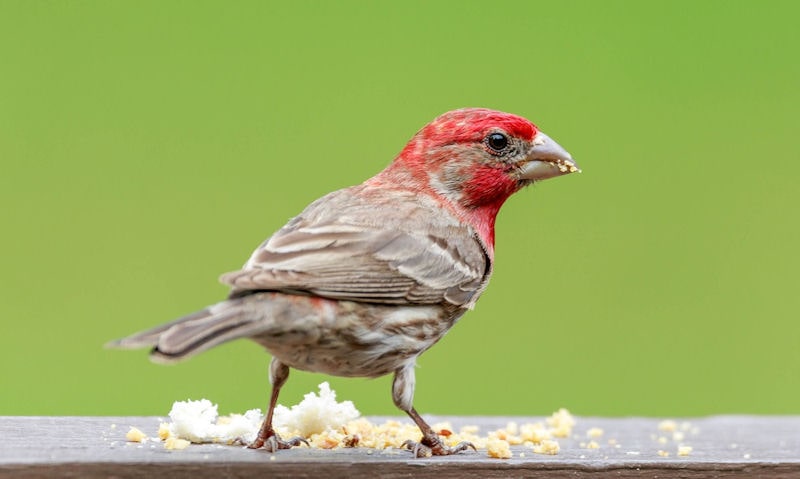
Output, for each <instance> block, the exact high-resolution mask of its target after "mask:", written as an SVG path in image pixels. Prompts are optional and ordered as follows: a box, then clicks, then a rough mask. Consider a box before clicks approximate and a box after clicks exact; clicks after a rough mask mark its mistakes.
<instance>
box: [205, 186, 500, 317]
mask: <svg viewBox="0 0 800 479" xmlns="http://www.w3.org/2000/svg"><path fill="white" fill-rule="evenodd" d="M367 188H368V187H366V186H365V185H359V186H356V187H352V188H348V189H345V190H339V191H336V192H334V193H331V194H329V195H327V196H326V197H323V198H321V199H320V200H318V201H316V202H314V203H312V204H311V205H309V207H308V208H306V210H305V211H303V212H302V213H301V214H300V215H298V216H297V217H296V218H294V219H293V220H291V221H290V222H289V223H288V224H287V225H286V226H284V227H283V228H282V229H281V230H279V231H278V232H277V233H275V234H274V235H273V236H272V237H271V238H269V239H268V240H267V241H265V242H264V243H263V244H262V245H261V246H259V248H258V249H257V250H256V251H255V252H254V253H253V255H252V256H251V258H250V260H249V261H248V262H247V263H246V264H245V266H244V267H243V268H242V269H241V270H239V271H235V272H231V273H227V274H225V275H223V276H222V278H221V281H222V282H223V283H226V284H228V285H230V286H232V287H233V291H232V293H231V296H232V297H235V296H238V295H241V294H242V293H244V292H246V291H252V290H269V291H288V292H308V293H311V294H314V295H318V296H322V297H326V298H331V299H344V300H351V301H363V302H373V303H384V304H437V303H441V302H447V303H449V304H452V305H457V306H466V307H469V306H471V305H472V304H474V302H475V301H476V300H477V296H478V295H479V294H480V292H481V291H482V290H483V288H484V287H485V284H486V282H487V281H488V279H489V274H490V273H491V271H490V268H489V264H490V263H489V260H488V258H487V255H486V252H485V248H484V247H483V245H482V244H481V242H480V240H479V239H478V238H477V236H476V235H475V232H474V231H473V230H472V229H471V228H470V227H469V226H466V225H465V224H464V223H463V222H460V221H459V220H458V219H457V218H456V217H455V216H454V215H449V214H443V211H442V208H441V206H440V205H438V204H436V203H435V201H434V200H433V199H432V198H428V197H426V196H424V195H417V196H415V197H414V200H413V201H402V200H401V199H399V198H396V197H395V198H393V199H392V201H387V200H383V201H381V200H380V199H379V198H374V197H371V195H370V194H369V193H370V192H369V191H365V189H367ZM356 190H358V191H357V192H358V194H357V195H355V194H354V192H356ZM406 194H409V195H410V194H413V193H406Z"/></svg>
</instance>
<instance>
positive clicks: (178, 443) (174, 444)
mask: <svg viewBox="0 0 800 479" xmlns="http://www.w3.org/2000/svg"><path fill="white" fill-rule="evenodd" d="M189 444H191V442H189V441H187V440H186V439H179V438H177V437H168V438H167V439H166V441H164V449H167V450H169V451H180V450H181V449H186V448H187V447H189Z"/></svg>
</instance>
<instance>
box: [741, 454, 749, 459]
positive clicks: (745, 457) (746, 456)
mask: <svg viewBox="0 0 800 479" xmlns="http://www.w3.org/2000/svg"><path fill="white" fill-rule="evenodd" d="M742 457H743V458H744V459H750V454H745V455H743V456H742Z"/></svg>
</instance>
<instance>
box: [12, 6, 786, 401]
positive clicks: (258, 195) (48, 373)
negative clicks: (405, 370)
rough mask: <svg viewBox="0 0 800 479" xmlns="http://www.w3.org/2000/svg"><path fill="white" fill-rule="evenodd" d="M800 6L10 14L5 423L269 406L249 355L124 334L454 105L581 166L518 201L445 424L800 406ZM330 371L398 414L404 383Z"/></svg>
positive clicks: (442, 362) (467, 329) (308, 383)
mask: <svg viewBox="0 0 800 479" xmlns="http://www.w3.org/2000/svg"><path fill="white" fill-rule="evenodd" d="M798 15H800V3H798V2H792V1H787V2H777V1H774V2H755V3H754V2H744V1H742V2H731V1H716V2H711V1H708V2H695V1H688V2H677V1H676V2H633V1H624V2H620V1H603V2H595V1H570V2H556V1H546V2H543V1H537V2H533V1H525V2H519V3H514V2H490V3H487V2H481V1H478V2H438V3H432V2H425V1H420V2H408V1H405V2H352V1H350V2H262V1H254V2H222V1H220V2H202V1H185V2H182V1H168V2H161V1H137V2H121V1H114V2H106V1H10V0H3V1H2V2H0V59H2V73H1V74H0V159H1V161H2V171H1V172H0V199H1V200H2V210H1V213H0V214H1V215H2V230H3V234H2V236H0V251H2V255H1V256H0V268H2V275H0V282H1V283H0V291H2V301H0V317H2V321H3V334H2V339H0V371H2V374H1V375H0V381H2V383H1V387H2V394H1V395H0V414H14V415H21V414H37V415H38V414H59V415H60V414H92V415H99V414H157V415H164V414H166V413H167V411H168V410H169V408H170V406H171V404H172V401H174V400H179V399H186V398H195V399H199V398H201V397H207V398H209V399H211V400H213V401H215V402H218V403H220V409H221V411H222V412H232V411H233V412H235V411H240V412H241V411H244V410H245V409H248V408H252V407H263V406H264V405H265V404H266V400H267V394H268V385H267V364H268V359H269V358H268V356H266V355H265V354H264V353H262V352H261V351H260V349H259V348H258V347H257V346H255V345H254V344H251V343H249V342H246V341H239V342H235V343H231V344H228V345H225V346H223V347H220V348H218V349H216V350H213V351H211V352H208V353H206V354H204V355H201V356H200V357H197V358H196V359H193V360H191V361H189V362H186V363H183V364H180V365H177V366H174V367H164V366H157V365H153V364H151V363H149V362H148V361H147V359H146V353H145V352H144V351H140V352H120V351H109V350H104V349H102V345H103V343H105V342H106V341H107V340H109V339H112V338H116V337H119V336H122V335H125V334H128V333H132V332H134V331H137V330H139V329H143V328H146V327H149V326H152V325H155V324H157V323H160V322H164V321H167V320H170V319H173V318H174V317H177V316H179V315H182V314H185V313H189V312H192V311H194V310H196V309H199V308H201V307H203V306H205V305H206V304H209V303H212V302H215V301H217V300H219V299H221V298H223V297H224V295H225V294H226V289H225V288H224V287H222V286H221V285H219V284H218V283H217V281H216V278H217V276H218V275H219V274H220V273H222V272H225V271H230V270H233V269H236V268H238V267H239V266H240V265H241V264H242V263H243V262H244V261H245V259H246V258H247V257H248V256H249V254H250V252H251V250H252V249H253V248H254V247H255V246H256V245H257V244H258V243H260V242H261V241H262V239H264V238H265V237H267V236H268V235H269V234H271V233H272V232H273V231H274V230H276V229H277V228H279V227H280V226H282V225H283V223H284V222H285V221H286V220H287V219H288V218H289V217H291V216H293V215H294V214H296V213H298V212H299V211H300V210H301V209H302V208H303V207H304V206H305V205H306V204H308V203H309V202H310V201H312V200H314V199H315V198H317V197H319V196H321V195H322V194H324V193H326V192H328V191H331V190H333V189H337V188H340V187H344V186H348V185H350V184H354V183H358V182H361V181H362V180H364V179H365V178H367V177H369V176H371V175H372V174H374V173H375V172H377V171H379V170H380V169H382V168H383V167H384V166H385V165H386V164H387V163H388V162H389V161H390V160H391V159H392V158H393V156H394V155H395V154H396V153H397V152H398V151H399V150H400V148H401V147H402V146H403V145H404V143H405V141H406V140H407V139H408V138H409V137H410V136H411V135H412V134H413V133H414V132H415V131H416V130H417V129H418V128H420V127H421V126H423V125H424V124H425V123H427V122H428V121H429V120H431V119H432V118H433V117H435V116H436V115H438V114H440V113H442V112H444V111H446V110H450V109H453V108H457V107H463V106H485V107H491V108H496V109H501V110H506V111H510V112H514V113H518V114H521V115H524V116H527V117H529V118H531V119H532V120H533V121H534V122H536V123H537V124H538V125H539V126H540V127H541V128H542V129H543V130H544V131H545V132H547V133H548V134H549V135H550V136H552V137H553V138H555V139H557V141H558V142H559V143H561V144H562V145H563V146H564V147H566V148H567V149H568V150H570V152H571V153H572V154H573V156H575V158H576V159H577V160H578V162H579V164H580V165H581V167H582V168H583V169H584V173H583V174H581V175H572V176H569V177H566V178H560V179H556V180H551V181H547V182H545V183H542V184H540V185H537V186H535V187H533V188H530V189H528V190H527V191H525V192H523V193H521V194H519V195H517V196H516V197H514V198H512V199H511V200H510V201H509V203H508V204H507V205H506V207H505V208H504V210H503V211H502V213H501V215H500V218H499V221H498V227H497V231H498V233H497V235H498V240H497V246H498V252H497V268H496V272H495V276H494V279H493V282H492V284H491V286H490V287H489V289H488V291H487V293H486V294H485V296H484V297H483V299H482V300H481V301H480V303H479V304H478V307H477V309H476V310H475V311H473V312H471V313H469V314H468V315H467V316H466V317H465V318H464V319H463V320H462V321H461V322H460V323H459V324H458V326H457V327H456V328H455V329H454V330H453V331H451V332H450V334H449V335H448V336H447V337H446V338H445V339H444V340H443V341H442V342H441V343H440V344H439V345H437V347H435V348H433V349H432V350H431V351H429V352H428V353H427V354H425V355H424V356H423V357H422V358H421V360H420V362H419V368H418V373H417V396H416V406H417V409H418V410H420V411H423V412H426V413H440V414H522V415H537V414H546V413H549V412H550V411H552V410H554V409H555V408H557V407H562V406H563V407H567V408H569V409H571V410H572V411H573V412H575V413H578V414H592V415H673V416H678V415H704V414H713V413H795V414H796V413H800V402H798V397H800V380H799V379H798V371H800V348H798V344H799V343H800V325H799V324H798V311H800V294H798V291H797V289H798V280H797V275H798V270H799V269H800V261H798V252H797V248H798V245H799V244H800V224H799V221H798V218H799V216H798V205H800V192H799V191H800V188H798V187H797V185H796V183H797V178H798V175H799V174H800V161H798V160H800V155H799V154H798V152H800V148H798V144H799V142H798V136H797V135H798V119H797V118H798V116H797V115H798V110H800V88H798V85H800V62H798V58H800V38H798V28H797V18H798ZM322 380H330V382H331V384H332V386H333V387H334V388H335V389H336V390H337V391H338V393H339V397H340V398H344V399H352V400H353V401H354V402H355V403H356V406H357V407H359V408H360V409H361V410H362V412H364V413H369V414H379V413H380V414H395V413H396V410H395V408H394V406H393V405H392V401H391V398H390V394H389V390H390V378H382V379H378V380H361V379H341V378H330V377H325V376H320V375H313V374H307V373H301V372H296V371H295V372H293V373H292V377H291V378H290V380H289V383H288V385H287V386H286V387H285V389H284V392H283V395H282V397H281V399H282V401H281V402H282V403H284V404H293V403H296V402H297V401H298V400H299V399H300V398H301V397H302V394H303V393H306V392H308V391H312V390H316V385H317V384H318V383H319V382H321V381H322Z"/></svg>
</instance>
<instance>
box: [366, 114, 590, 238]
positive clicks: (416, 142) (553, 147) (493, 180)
mask: <svg viewBox="0 0 800 479" xmlns="http://www.w3.org/2000/svg"><path fill="white" fill-rule="evenodd" d="M573 171H578V167H577V165H576V164H575V162H574V161H573V160H572V157H571V156H570V155H569V153H567V152H566V151H565V150H564V149H563V148H561V147H560V146H559V145H558V144H557V143H555V142H554V141H553V140H552V139H550V138H549V137H548V136H547V135H545V134H544V133H542V132H541V131H539V129H538V128H537V127H536V125H534V124H533V123H531V122H530V121H528V120H527V119H525V118H523V117H521V116H517V115H512V114H510V113H503V112H500V111H495V110H488V109H485V108H465V109H461V110H454V111H450V112H447V113H445V114H443V115H441V116H439V117H438V118H436V119H435V120H433V121H432V122H431V123H429V124H428V125H426V126H425V127H423V128H422V129H421V130H419V131H418V132H417V134H416V135H414V137H413V138H411V140H410V141H409V142H408V144H407V145H406V146H405V148H403V150H402V151H401V152H400V154H399V155H398V156H397V158H395V160H394V162H393V163H392V164H391V165H389V167H387V168H386V170H384V171H383V172H382V173H381V174H380V175H379V177H380V178H381V181H382V182H390V183H393V184H395V185H397V186H402V187H404V188H413V189H415V190H417V191H419V192H420V193H423V194H430V195H432V196H434V197H435V198H437V199H439V200H440V202H441V203H442V204H443V206H445V207H448V208H449V209H451V210H453V211H454V212H455V213H456V214H458V215H459V216H461V217H462V218H464V220H466V221H468V222H469V223H470V224H472V225H473V227H474V228H475V229H476V231H478V233H479V234H480V235H481V237H482V238H483V240H484V242H485V243H486V244H487V246H489V247H490V248H491V247H492V246H493V244H494V222H495V217H496V216H497V212H498V211H499V210H500V207H501V206H502V205H503V203H504V202H505V201H506V199H508V197H509V196H511V195H512V194H513V193H515V192H516V191H518V190H519V189H521V188H522V187H524V186H526V185H528V184H531V183H532V182H534V181H538V180H542V179H546V178H551V177H554V176H560V175H563V174H566V173H571V172H573Z"/></svg>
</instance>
